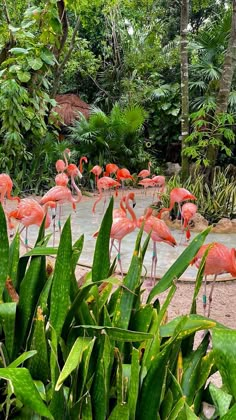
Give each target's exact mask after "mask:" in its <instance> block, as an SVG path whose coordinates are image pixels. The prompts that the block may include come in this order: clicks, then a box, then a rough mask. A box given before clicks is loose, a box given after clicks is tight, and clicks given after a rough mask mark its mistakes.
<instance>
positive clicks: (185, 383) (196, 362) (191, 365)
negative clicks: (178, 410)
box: [181, 334, 209, 405]
mask: <svg viewBox="0 0 236 420" xmlns="http://www.w3.org/2000/svg"><path fill="white" fill-rule="evenodd" d="M208 345H209V334H207V335H206V336H205V337H204V339H203V340H202V342H201V344H200V345H199V346H198V348H197V349H196V350H195V351H193V352H191V353H190V355H189V356H188V357H187V358H185V359H184V368H183V376H182V380H181V387H182V390H183V394H184V395H185V397H186V403H187V404H189V405H192V404H193V402H194V397H195V394H196V392H197V384H198V377H199V374H200V373H201V370H200V368H201V360H202V357H203V356H205V354H206V351H207V348H208Z"/></svg>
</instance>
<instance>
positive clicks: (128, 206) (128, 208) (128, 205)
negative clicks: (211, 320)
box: [126, 200, 137, 225]
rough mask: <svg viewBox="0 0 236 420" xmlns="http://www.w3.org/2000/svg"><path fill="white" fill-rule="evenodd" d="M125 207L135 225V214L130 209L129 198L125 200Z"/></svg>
mask: <svg viewBox="0 0 236 420" xmlns="http://www.w3.org/2000/svg"><path fill="white" fill-rule="evenodd" d="M126 209H127V210H128V212H129V214H130V216H131V217H132V221H133V223H134V224H135V225H137V217H136V214H135V212H134V210H133V209H132V207H131V206H130V204H129V200H127V201H126Z"/></svg>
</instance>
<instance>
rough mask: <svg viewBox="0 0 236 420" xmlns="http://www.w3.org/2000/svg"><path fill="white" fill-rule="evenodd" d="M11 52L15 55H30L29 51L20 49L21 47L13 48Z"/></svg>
mask: <svg viewBox="0 0 236 420" xmlns="http://www.w3.org/2000/svg"><path fill="white" fill-rule="evenodd" d="M9 51H10V52H11V53H12V54H14V55H21V54H24V55H27V54H29V50H28V49H26V48H20V47H14V48H11V49H10V50H9Z"/></svg>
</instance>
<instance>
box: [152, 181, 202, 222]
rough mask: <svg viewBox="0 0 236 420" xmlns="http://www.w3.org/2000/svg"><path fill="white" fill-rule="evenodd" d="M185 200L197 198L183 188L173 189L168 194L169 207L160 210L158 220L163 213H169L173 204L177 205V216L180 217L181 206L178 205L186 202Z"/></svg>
mask: <svg viewBox="0 0 236 420" xmlns="http://www.w3.org/2000/svg"><path fill="white" fill-rule="evenodd" d="M187 200H197V198H196V197H195V196H194V195H193V194H192V193H191V192H189V191H188V190H186V189H185V188H174V189H173V190H171V192H170V207H168V208H163V209H161V210H160V212H159V214H158V216H157V217H158V219H161V215H162V213H163V212H164V211H171V210H172V209H173V207H174V205H175V203H178V207H179V214H180V215H181V205H180V203H182V202H183V201H187Z"/></svg>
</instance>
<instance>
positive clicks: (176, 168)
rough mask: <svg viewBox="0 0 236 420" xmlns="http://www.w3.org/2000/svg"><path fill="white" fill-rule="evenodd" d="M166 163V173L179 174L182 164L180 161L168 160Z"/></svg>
mask: <svg viewBox="0 0 236 420" xmlns="http://www.w3.org/2000/svg"><path fill="white" fill-rule="evenodd" d="M166 165H167V169H166V171H165V172H166V175H178V173H179V172H180V171H181V166H180V165H179V163H173V162H167V163H166Z"/></svg>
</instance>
